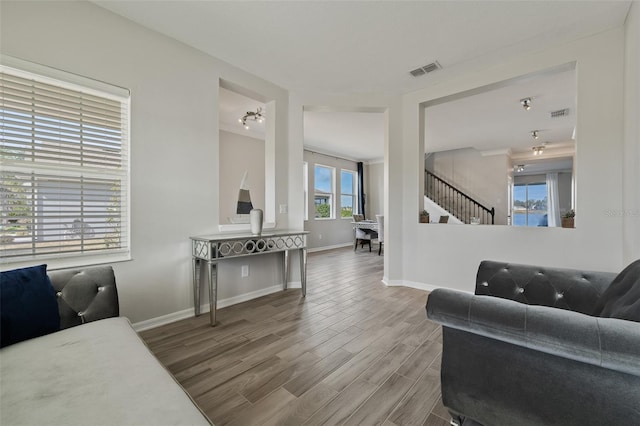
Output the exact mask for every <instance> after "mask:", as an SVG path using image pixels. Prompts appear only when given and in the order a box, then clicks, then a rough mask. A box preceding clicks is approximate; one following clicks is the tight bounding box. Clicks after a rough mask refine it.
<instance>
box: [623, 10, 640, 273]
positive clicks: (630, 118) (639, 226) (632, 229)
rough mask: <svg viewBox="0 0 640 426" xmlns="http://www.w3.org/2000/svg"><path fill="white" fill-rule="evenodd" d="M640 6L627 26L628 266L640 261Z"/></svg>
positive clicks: (626, 259)
mask: <svg viewBox="0 0 640 426" xmlns="http://www.w3.org/2000/svg"><path fill="white" fill-rule="evenodd" d="M638 76H640V4H639V3H638V2H637V1H635V2H633V3H632V5H631V10H630V11H629V15H628V16H627V21H626V25H625V68H624V84H625V90H624V106H625V114H624V121H625V124H624V197H623V198H624V204H623V208H622V212H621V213H622V215H623V220H624V263H631V262H632V261H633V260H635V259H640V185H639V184H638V183H639V182H640V168H639V167H638V164H640V81H639V80H640V77H638Z"/></svg>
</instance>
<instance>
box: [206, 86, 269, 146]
mask: <svg viewBox="0 0 640 426" xmlns="http://www.w3.org/2000/svg"><path fill="white" fill-rule="evenodd" d="M218 99H219V112H218V122H219V125H220V129H221V130H226V131H228V132H233V133H238V134H241V135H245V136H249V137H252V138H257V139H262V140H264V132H265V130H264V125H265V122H266V121H263V122H262V123H258V122H257V121H254V120H247V124H248V125H249V129H248V130H247V129H245V128H244V126H242V124H241V123H239V122H238V119H240V118H242V117H243V116H244V115H245V114H246V113H247V112H249V111H252V112H256V111H257V110H258V108H262V111H264V109H265V105H264V104H263V103H262V102H259V101H256V100H255V99H251V98H248V97H246V96H244V95H241V94H239V93H236V92H233V91H231V90H228V89H225V88H224V87H220V95H219V97H218ZM268 119H269V117H267V116H266V115H265V120H268Z"/></svg>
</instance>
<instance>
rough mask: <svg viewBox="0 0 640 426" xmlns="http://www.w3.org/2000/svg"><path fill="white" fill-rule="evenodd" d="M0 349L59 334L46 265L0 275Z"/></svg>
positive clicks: (55, 305)
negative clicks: (56, 332)
mask: <svg viewBox="0 0 640 426" xmlns="http://www.w3.org/2000/svg"><path fill="white" fill-rule="evenodd" d="M0 317H1V318H0V324H1V329H0V347H4V346H8V345H12V344H14V343H18V342H21V341H23V340H27V339H32V338H34V337H38V336H42V335H45V334H49V333H53V332H54V331H58V330H60V314H59V313H58V301H57V300H56V293H55V290H54V289H53V285H51V280H50V279H49V277H48V276H47V265H39V266H32V267H29V268H22V269H14V270H12V271H5V272H2V273H0Z"/></svg>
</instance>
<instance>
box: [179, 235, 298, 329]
mask: <svg viewBox="0 0 640 426" xmlns="http://www.w3.org/2000/svg"><path fill="white" fill-rule="evenodd" d="M307 234H308V232H306V231H289V230H267V231H263V232H262V233H261V234H260V235H253V234H250V233H248V232H247V233H220V234H212V235H203V236H196V237H190V238H191V256H192V263H193V302H194V311H195V315H196V316H198V315H200V288H201V284H202V281H203V280H202V276H201V275H202V268H201V262H206V263H207V279H208V283H209V315H210V320H211V325H212V326H214V325H215V324H216V305H217V301H218V270H217V265H218V262H223V261H224V260H226V259H235V258H238V257H244V256H256V255H260V254H268V253H276V252H282V253H283V258H282V260H283V264H282V266H283V271H284V290H286V289H287V279H288V277H289V252H290V251H291V250H298V251H300V280H301V284H302V295H303V296H306V294H307Z"/></svg>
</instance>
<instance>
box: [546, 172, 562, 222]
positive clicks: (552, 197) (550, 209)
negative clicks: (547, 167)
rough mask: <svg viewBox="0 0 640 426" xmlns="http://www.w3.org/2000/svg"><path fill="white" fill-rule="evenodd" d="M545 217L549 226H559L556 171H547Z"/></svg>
mask: <svg viewBox="0 0 640 426" xmlns="http://www.w3.org/2000/svg"><path fill="white" fill-rule="evenodd" d="M547 219H548V222H549V226H561V219H560V197H559V196H558V173H547Z"/></svg>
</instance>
